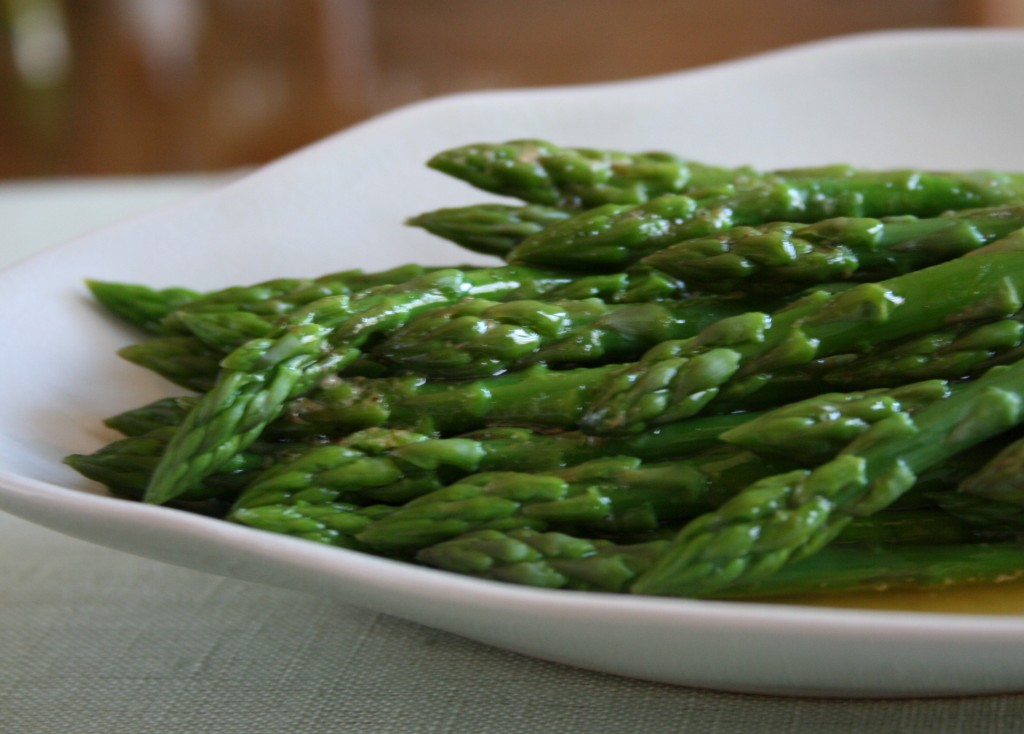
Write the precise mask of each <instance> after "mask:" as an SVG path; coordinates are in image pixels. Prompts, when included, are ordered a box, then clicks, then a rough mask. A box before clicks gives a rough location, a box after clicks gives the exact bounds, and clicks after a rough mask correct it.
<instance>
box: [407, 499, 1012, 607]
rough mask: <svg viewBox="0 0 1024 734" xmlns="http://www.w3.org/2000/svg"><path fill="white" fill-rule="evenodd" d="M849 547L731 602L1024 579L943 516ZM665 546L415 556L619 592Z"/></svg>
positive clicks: (516, 537)
mask: <svg viewBox="0 0 1024 734" xmlns="http://www.w3.org/2000/svg"><path fill="white" fill-rule="evenodd" d="M840 540H841V541H844V544H838V545H837V547H834V548H826V549H824V550H823V551H821V553H819V554H818V555H817V556H814V557H813V558H808V559H805V560H803V561H799V562H797V563H794V564H792V565H791V566H789V567H787V568H784V569H781V570H780V571H779V572H778V573H777V574H775V575H774V576H771V577H769V578H767V579H764V580H763V581H761V582H759V583H757V584H751V585H749V586H746V587H740V588H737V589H731V590H730V591H729V592H728V596H730V597H732V598H738V597H743V598H754V597H760V596H773V595H774V596H781V595H792V594H814V593H821V592H840V591H860V590H872V591H874V590H878V589H879V588H922V587H928V586H948V585H950V584H955V583H978V582H985V581H997V580H1003V579H1005V578H1006V577H1008V576H1009V577H1016V576H1019V575H1020V574H1022V573H1024V561H1022V560H1021V554H1020V548H1019V546H1017V545H1015V544H1010V543H1005V544H1001V545H996V546H992V545H982V544H972V535H971V532H970V530H969V529H967V528H965V527H964V526H963V525H962V524H961V523H959V522H957V521H956V520H955V519H953V518H950V517H949V516H948V515H945V514H944V513H937V512H930V513H921V512H892V513H885V517H884V518H877V519H876V518H868V519H864V520H862V521H860V522H859V524H857V525H854V524H853V523H851V525H849V526H847V528H846V530H845V531H844V532H843V534H842V535H841V536H840ZM668 546H669V543H668V541H666V540H661V539H656V540H650V541H646V542H641V543H617V542H613V541H609V540H591V539H586V538H579V537H575V536H572V535H567V534H565V533H560V532H552V531H549V532H542V531H538V530H533V529H530V528H521V529H517V530H508V531H501V530H493V529H489V530H476V531H472V532H468V533H464V534H463V535H459V536H457V537H455V538H452V539H450V540H446V541H441V542H440V543H436V544H435V545H432V546H428V547H426V548H423V549H421V550H420V551H418V552H417V553H416V560H417V561H418V562H419V563H423V564H425V565H428V566H433V567H435V568H440V569H444V570H446V571H453V572H455V573H462V574H468V575H471V576H477V577H479V578H486V579H494V580H496V581H505V582H509V583H515V584H523V585H526V586H539V587H544V588H557V589H576V590H584V591H611V592H623V591H627V590H628V589H629V586H630V584H631V583H632V582H633V581H634V580H635V579H636V578H637V577H638V576H640V574H642V573H643V572H645V571H647V570H648V569H649V568H650V567H651V566H652V565H654V563H655V562H656V561H657V560H658V559H659V558H660V557H661V556H662V555H663V554H664V553H665V552H666V550H667V549H668Z"/></svg>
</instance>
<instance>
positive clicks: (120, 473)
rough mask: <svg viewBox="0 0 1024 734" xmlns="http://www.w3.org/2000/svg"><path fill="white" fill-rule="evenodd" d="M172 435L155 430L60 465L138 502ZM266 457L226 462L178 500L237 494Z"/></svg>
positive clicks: (167, 428)
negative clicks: (65, 465) (216, 471)
mask: <svg viewBox="0 0 1024 734" xmlns="http://www.w3.org/2000/svg"><path fill="white" fill-rule="evenodd" d="M173 434H174V427H173V426H163V427H160V428H155V429H153V430H151V431H149V432H147V433H144V434H142V435H138V436H129V437H127V438H123V439H120V440H118V441H114V442H113V443H110V444H108V445H106V446H104V447H103V448H101V449H99V450H98V451H96V452H94V453H92V454H72V455H70V456H67V457H65V459H64V463H65V464H67V465H68V466H70V467H71V468H72V469H74V470H75V471H77V472H78V473H79V474H81V475H82V476H84V477H86V478H88V479H92V480H93V481H96V482H99V483H100V484H103V485H105V486H106V487H107V488H108V489H110V491H111V492H112V493H113V494H115V495H118V496H119V497H127V498H129V499H135V500H138V499H142V495H143V493H144V492H145V489H146V485H147V484H148V483H149V478H150V476H152V474H153V469H154V468H155V467H156V464H157V462H158V461H159V459H160V456H161V455H162V454H163V452H164V449H165V448H166V446H167V442H168V441H170V439H171V436H173ZM269 463H270V459H269V458H268V456H267V455H266V453H265V452H264V453H256V452H244V453H239V454H236V455H235V456H233V457H232V458H231V459H230V460H229V461H226V462H225V463H224V464H223V465H222V466H221V467H220V470H219V472H218V473H217V474H215V475H212V476H210V477H207V479H206V481H204V482H203V483H202V484H197V485H194V486H192V487H190V488H189V489H188V491H186V492H184V493H182V494H181V495H180V496H179V499H182V500H189V501H194V500H206V499H212V498H216V497H223V496H224V495H225V494H230V493H232V492H235V491H238V490H239V489H240V488H241V487H242V486H244V485H245V484H246V483H247V482H248V480H250V479H252V478H254V477H255V476H256V475H257V474H258V473H259V472H260V471H262V470H264V469H266V468H267V466H268V465H269Z"/></svg>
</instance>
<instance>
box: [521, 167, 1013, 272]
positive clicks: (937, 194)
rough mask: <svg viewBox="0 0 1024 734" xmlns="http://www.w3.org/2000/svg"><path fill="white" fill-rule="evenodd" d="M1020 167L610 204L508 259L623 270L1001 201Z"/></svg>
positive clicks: (530, 241) (548, 231)
mask: <svg viewBox="0 0 1024 734" xmlns="http://www.w3.org/2000/svg"><path fill="white" fill-rule="evenodd" d="M1022 194H1024V177H1022V176H1021V175H1017V174H1002V173H991V172H973V173H962V174H953V173H948V174H942V173H927V172H922V171H886V172H857V173H853V174H851V175H849V176H845V177H840V178H821V179H791V180H780V181H777V182H775V183H765V184H762V185H759V186H755V187H751V188H746V189H742V190H738V191H734V192H728V193H724V194H718V195H714V196H705V197H702V198H699V199H698V198H693V197H690V196H686V195H683V194H666V195H664V196H660V197H658V198H656V199H652V200H650V201H648V202H646V203H643V204H639V205H633V206H629V205H622V204H606V205H604V206H600V207H595V208H593V209H590V210H587V211H584V212H582V213H580V214H577V215H576V216H574V217H572V218H571V219H567V220H566V221H564V222H561V223H558V224H554V225H552V226H550V227H547V228H545V229H543V230H542V231H540V232H538V233H536V234H534V235H531V236H529V237H527V238H526V239H525V240H523V241H522V242H521V243H520V244H519V245H517V246H516V247H515V248H514V249H513V250H512V251H511V252H510V253H509V254H508V257H507V259H508V261H509V262H512V263H526V264H533V265H543V266H555V267H564V268H591V269H605V270H615V269H621V268H623V267H625V266H628V265H629V264H631V263H634V262H636V261H638V260H640V259H641V258H644V257H646V256H649V255H652V254H653V253H655V252H658V251H659V250H663V249H665V248H666V247H668V246H669V245H674V244H676V243H678V242H683V241H684V240H689V239H694V238H697V237H710V236H712V235H717V234H719V233H722V232H725V231H727V230H729V229H731V228H733V227H739V226H750V225H762V224H766V223H769V222H802V223H810V222H815V221H818V220H821V219H826V218H833V217H886V216H895V215H908V214H909V215H914V216H918V217H933V216H938V215H940V214H942V213H943V212H946V211H948V210H952V209H969V208H975V207H985V206H996V205H999V204H1005V203H1007V202H1010V201H1013V200H1014V199H1019V198H1021V196H1022Z"/></svg>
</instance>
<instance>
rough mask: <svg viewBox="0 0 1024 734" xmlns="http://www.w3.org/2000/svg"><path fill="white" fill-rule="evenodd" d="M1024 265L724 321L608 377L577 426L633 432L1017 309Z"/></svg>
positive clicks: (916, 279) (969, 271)
mask: <svg viewBox="0 0 1024 734" xmlns="http://www.w3.org/2000/svg"><path fill="white" fill-rule="evenodd" d="M1022 286H1024V260H1022V259H1021V258H1020V257H1019V256H1018V255H1017V253H1014V252H993V253H986V254H977V255H973V256H971V257H964V258H957V259H956V260H951V261H949V262H946V263H942V264H940V265H934V266H932V267H930V268H925V269H922V270H917V271H914V272H911V273H907V274H905V275H901V276H899V277H896V278H891V279H889V280H885V281H881V282H879V283H866V284H862V285H859V286H857V287H856V288H853V289H851V290H848V291H845V292H842V293H839V294H836V295H829V294H827V293H824V292H818V293H812V294H810V295H808V296H806V297H804V298H802V299H799V300H797V301H795V302H794V303H792V304H790V305H789V306H786V307H784V308H782V309H780V310H778V311H776V312H775V313H773V314H771V315H770V316H769V315H768V314H762V313H750V314H744V315H742V316H736V317H733V318H729V319H723V320H721V321H719V322H717V323H716V324H713V325H712V326H710V327H708V328H707V329H705V330H704V331H702V332H701V333H700V334H698V335H697V336H695V337H692V338H691V339H685V340H676V341H672V340H670V341H666V342H663V343H662V344H660V345H658V346H657V347H654V348H653V349H651V350H650V351H649V352H648V353H647V354H645V355H644V357H643V358H642V359H641V360H640V361H639V362H637V363H634V364H632V365H629V366H626V367H624V368H623V369H622V370H620V371H619V372H617V373H615V374H613V375H612V376H611V378H610V379H609V380H608V381H607V383H606V384H605V386H604V387H603V388H602V389H601V391H600V393H599V395H598V396H597V397H596V398H595V400H594V403H593V404H592V405H591V407H590V409H589V410H588V412H587V413H586V414H585V415H584V416H583V418H582V420H581V427H582V428H583V429H584V430H586V431H588V432H592V433H597V434H600V433H614V432H628V431H632V430H639V429H641V428H643V427H644V426H648V425H657V424H659V423H661V422H671V421H675V420H680V419H682V418H685V417H688V416H690V415H694V414H696V413H697V412H699V411H700V410H701V409H703V408H704V406H705V405H707V404H708V403H709V402H711V401H712V400H713V399H715V398H716V397H717V396H718V395H719V394H720V393H722V395H723V397H729V398H731V399H736V398H738V397H741V396H746V395H749V394H751V393H753V392H756V391H757V390H759V389H761V388H762V387H764V385H765V384H769V383H770V379H771V375H772V373H773V372H777V371H779V370H783V369H785V368H791V367H794V366H797V365H806V364H809V363H811V362H813V361H814V360H818V359H822V358H824V357H828V356H830V355H836V354H846V353H862V352H864V351H867V350H869V349H872V348H874V347H876V346H877V345H879V344H883V343H885V342H887V341H895V340H898V339H906V338H909V337H912V336H915V335H922V334H927V333H929V332H931V331H934V330H936V329H940V328H946V327H948V326H949V325H950V324H953V323H957V322H969V321H981V320H986V319H987V320H996V319H1001V318H1005V317H1006V316H1009V315H1012V314H1014V313H1016V312H1017V311H1018V310H1020V308H1021V305H1022V304H1021V299H1020V296H1019V292H1020V290H1021V287H1022Z"/></svg>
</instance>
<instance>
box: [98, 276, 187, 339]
mask: <svg viewBox="0 0 1024 734" xmlns="http://www.w3.org/2000/svg"><path fill="white" fill-rule="evenodd" d="M85 283H86V285H87V286H88V287H89V290H90V291H91V292H92V295H93V297H94V298H95V299H96V300H97V301H99V302H100V304H102V305H103V306H104V307H105V308H106V309H107V310H108V311H110V312H111V313H113V314H114V315H116V316H118V317H119V318H122V319H124V320H125V321H127V322H128V323H131V324H134V325H135V326H138V327H140V328H141V329H143V330H144V331H146V332H149V333H151V334H166V333H169V332H168V330H167V329H166V328H165V327H164V326H163V319H164V318H165V317H166V316H167V315H168V314H170V313H172V312H173V311H175V310H176V309H179V308H181V307H183V306H184V305H185V304H187V303H189V302H191V301H194V300H196V299H197V298H200V294H199V293H197V292H196V291H193V290H189V289H187V288H164V289H162V290H157V289H155V288H150V287H149V286H145V285H139V284H136V283H113V282H109V281H103V280H91V279H90V280H86V281H85Z"/></svg>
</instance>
